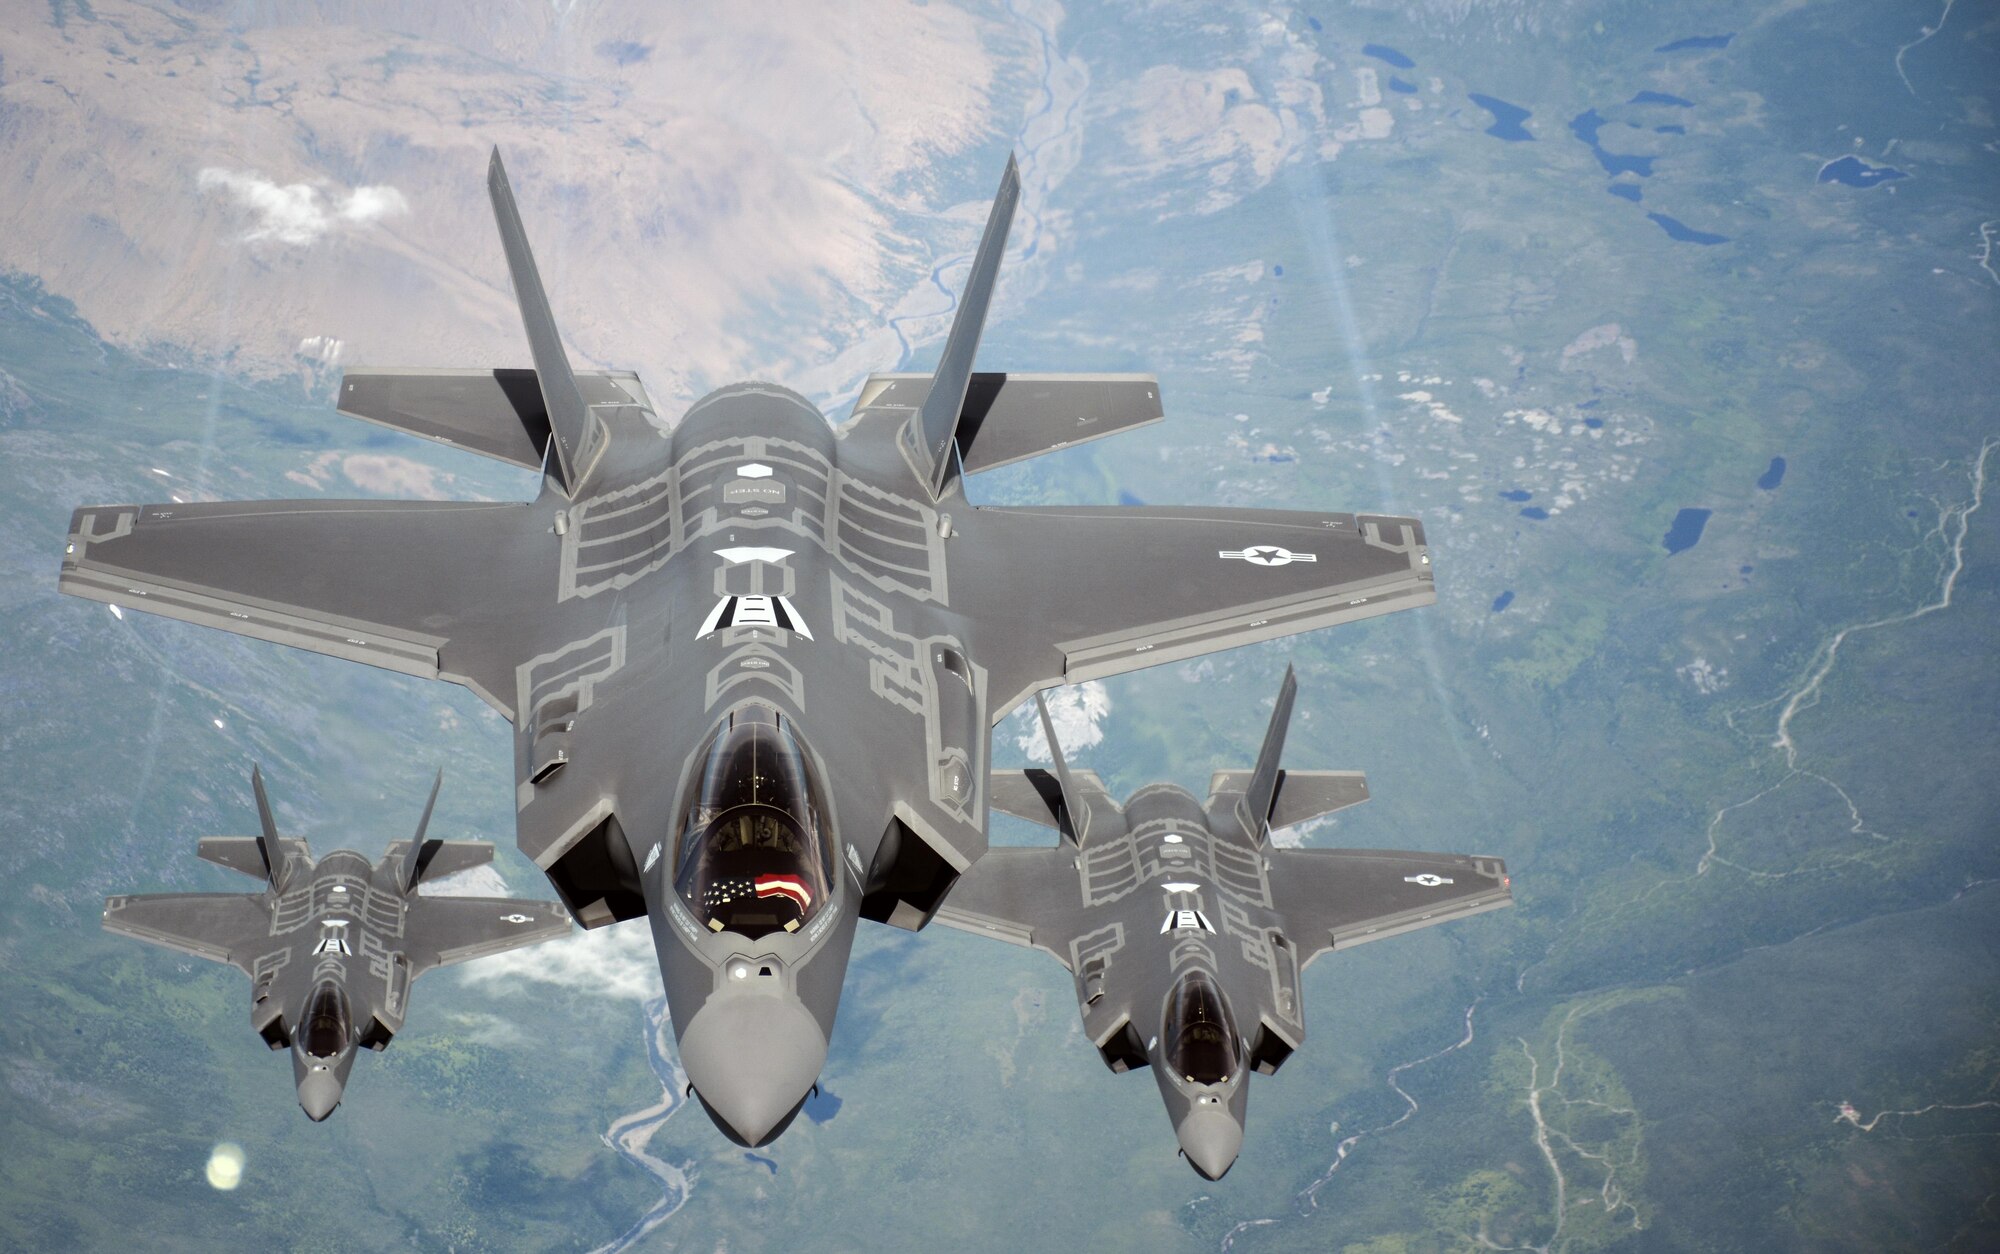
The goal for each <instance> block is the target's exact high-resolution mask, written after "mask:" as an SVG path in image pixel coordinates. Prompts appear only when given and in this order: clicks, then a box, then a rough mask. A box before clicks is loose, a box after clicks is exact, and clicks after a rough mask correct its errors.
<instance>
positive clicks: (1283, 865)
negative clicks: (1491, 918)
mask: <svg viewBox="0 0 2000 1254" xmlns="http://www.w3.org/2000/svg"><path fill="white" fill-rule="evenodd" d="M1270 859H1271V870H1270V883H1271V904H1272V905H1273V906H1274V907H1276V909H1277V911H1278V914H1279V916H1280V917H1281V918H1282V919H1283V920H1284V928H1285V933H1286V935H1287V936H1289V937H1291V939H1292V940H1293V941H1294V942H1295V943H1296V944H1297V945H1298V947H1299V952H1300V957H1301V958H1302V959H1303V961H1304V962H1311V961H1312V960H1313V959H1314V958H1316V957H1318V956H1319V955H1320V954H1322V953H1325V952H1326V951H1327V950H1329V949H1350V948H1352V947H1354V946H1355V945H1361V944H1365V943H1367V942H1368V941H1373V940H1381V939H1383V938H1384V937H1388V936H1398V935H1401V934H1402V933H1404V932H1411V931H1415V930H1416V929H1417V928H1420V927H1430V926H1431V925H1432V924H1435V923H1447V922H1450V921H1451V920H1453V919H1463V918H1466V917H1468V916H1470V915H1475V914H1481V913H1483V912H1485V911H1488V910H1498V909H1500V908H1502V907H1504V906H1511V905H1513V904H1514V894H1513V891H1512V888H1511V887H1510V881H1509V879H1508V877H1507V866H1506V864H1505V863H1503V862H1502V861H1501V860H1500V859H1498V858H1479V857H1467V856H1465V855H1463V854H1452V853H1404V852H1402V851H1400V850H1394V849H1273V850H1271V851H1270Z"/></svg>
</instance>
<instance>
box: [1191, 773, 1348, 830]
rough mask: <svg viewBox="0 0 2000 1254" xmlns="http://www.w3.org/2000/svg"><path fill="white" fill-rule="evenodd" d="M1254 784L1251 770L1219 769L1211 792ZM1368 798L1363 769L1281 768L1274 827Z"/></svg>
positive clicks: (1230, 790)
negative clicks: (1304, 769)
mask: <svg viewBox="0 0 2000 1254" xmlns="http://www.w3.org/2000/svg"><path fill="white" fill-rule="evenodd" d="M1249 784H1250V772H1249V771H1217V772H1216V773H1215V774H1214V776H1213V777H1211V778H1210V780H1209V783H1208V791H1209V795H1210V796H1217V795H1219V794H1221V793H1225V792H1242V791H1243V790H1244V789H1245V788H1247V787H1249ZM1366 800H1368V777H1367V776H1366V775H1364V774H1362V773H1361V772H1360V771H1291V770H1284V771H1279V772H1278V795H1277V799H1276V800H1275V801H1273V802H1272V803H1271V830H1272V831H1274V832H1275V831H1278V830H1279V829H1281V828H1286V827H1293V826H1296V825H1297V824H1300V823H1304V822H1307V821H1309V820H1312V819H1316V818H1318V817H1319V816H1320V815H1322V814H1332V813H1333V812H1334V811H1335V810H1345V809H1346V808H1347V807H1349V806H1356V805H1360V804H1361V803H1362V802H1364V801H1366Z"/></svg>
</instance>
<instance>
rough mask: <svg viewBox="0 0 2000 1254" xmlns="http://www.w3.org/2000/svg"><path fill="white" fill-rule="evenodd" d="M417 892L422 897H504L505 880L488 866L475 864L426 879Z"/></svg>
mask: <svg viewBox="0 0 2000 1254" xmlns="http://www.w3.org/2000/svg"><path fill="white" fill-rule="evenodd" d="M417 893H418V895H419V896H422V897H505V896H506V895H507V881H506V880H504V879H501V878H500V872H498V871H496V870H494V869H493V868H492V867H490V866H476V867H473V868H472V869H471V870H469V871H460V872H459V873H458V874H456V875H445V876H441V877H439V878H437V879H434V880H427V881H426V882H425V883H424V884H423V886H422V887H420V888H419V889H418V890H417Z"/></svg>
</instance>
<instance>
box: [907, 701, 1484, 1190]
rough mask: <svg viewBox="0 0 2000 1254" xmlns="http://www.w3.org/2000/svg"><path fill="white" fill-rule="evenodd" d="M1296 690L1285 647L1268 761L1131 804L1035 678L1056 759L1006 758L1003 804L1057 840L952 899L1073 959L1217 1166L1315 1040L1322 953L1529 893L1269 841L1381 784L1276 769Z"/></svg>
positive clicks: (1095, 1000) (1396, 860) (1101, 1024)
mask: <svg viewBox="0 0 2000 1254" xmlns="http://www.w3.org/2000/svg"><path fill="white" fill-rule="evenodd" d="M1297 692H1298V681H1297V680H1296V679H1294V678H1293V676H1292V672H1291V669H1290V668H1289V667H1288V668H1286V670H1285V683H1284V686H1283V687H1282V688H1281V689H1280V690H1279V692H1278V705H1277V708H1276V709H1275V710H1273V711H1272V713H1271V725H1270V728H1269V730H1268V731H1266V732H1265V735H1264V747H1263V749H1262V750H1261V751H1260V752H1259V753H1258V755H1257V765H1256V767H1255V768H1254V769H1253V770H1249V771H1218V772H1216V774H1215V777H1214V779H1213V780H1212V781H1211V782H1210V784H1209V794H1208V800H1207V802H1206V803H1203V802H1200V801H1197V800H1195V798H1194V796H1193V795H1192V794H1190V793H1189V792H1187V791H1186V790H1185V789H1182V788H1177V787H1175V786H1173V785H1171V784H1153V785H1150V786H1148V787H1145V788H1141V789H1140V790H1139V791H1137V792H1135V793H1133V794H1132V795H1131V797H1129V798H1128V799H1127V800H1126V802H1125V804H1124V805H1123V806H1122V807H1121V806H1120V805H1119V804H1118V803H1117V802H1115V801H1113V800H1112V799H1111V798H1110V796H1109V795H1108V794H1107V793H1106V792H1105V791H1104V785H1103V784H1102V783H1101V782H1100V781H1099V780H1098V778H1097V776H1096V775H1095V774H1094V773H1092V772H1090V771H1071V770H1070V769H1069V768H1068V766H1067V764H1066V763H1065V762H1064V761H1063V755H1062V746H1061V745H1059V744H1057V743H1056V733H1055V728H1054V726H1053V725H1052V724H1051V723H1050V722H1049V712H1048V707H1047V706H1043V705H1042V704H1041V697H1040V696H1039V695H1037V696H1036V698H1035V703H1036V705H1037V706H1039V707H1040V708H1041V715H1042V734H1043V735H1044V736H1045V737H1046V738H1047V740H1048V745H1049V755H1050V757H1051V758H1052V759H1053V761H1054V766H1055V769H1054V771H1053V773H1051V772H1049V771H1043V770H1029V771H1006V772H1001V773H998V774H996V775H995V776H994V779H993V804H994V805H995V806H997V807H998V808H1000V809H1002V810H1005V811H1006V812H1008V813H1009V814H1013V815H1017V816H1018V817H1021V818H1024V819H1028V820H1030V821H1031V822H1036V823H1041V824H1044V825H1046V826H1051V827H1055V828H1057V829H1058V830H1059V831H1060V832H1061V833H1062V840H1061V843H1060V844H1058V845H1057V846H1056V847H1054V848H1033V849H994V850H991V851H990V852H988V853H987V855H986V856H985V857H984V858H981V859H980V861H979V864H978V865H977V866H975V867H973V868H972V869H971V870H970V871H968V872H966V874H965V875H963V876H962V877H960V879H959V881H958V883H957V884H956V885H955V886H954V887H953V888H952V890H951V895H950V896H949V897H947V898H946V899H945V903H944V908H943V909H941V910H940V911H938V915H937V921H938V922H939V923H942V924H944V925H946V926H948V927H955V928H959V929H961V930H963V931H967V932H972V933H975V934H977V935H980V936H993V937H997V938H999V939H1001V940H1006V941H1011V942H1013V943H1014V944H1017V945H1030V946H1033V947H1034V948H1036V949H1040V950H1044V951H1045V952H1047V953H1049V954H1052V955H1054V956H1055V958H1056V960H1057V961H1059V962H1061V963H1062V964H1063V966H1065V967H1067V968H1068V969H1069V971H1070V973H1071V974H1072V975H1074V976H1075V977H1076V995H1077V1001H1078V1002H1079V1004H1080V1005H1079V1008H1080V1009H1081V1010H1082V1012H1083V1028H1084V1034H1085V1035H1086V1036H1088V1037H1089V1038H1090V1040H1091V1042H1092V1044H1094V1045H1096V1046H1097V1049H1098V1052H1099V1053H1100V1054H1101V1055H1102V1056H1103V1058H1104V1061H1105V1062H1106V1064H1108V1065H1109V1066H1110V1068H1111V1069H1112V1070H1113V1071H1128V1070H1131V1069H1132V1068H1134V1067H1144V1066H1148V1065H1150V1066H1151V1067H1152V1068H1153V1075H1154V1078H1155V1079H1156V1080H1157V1081H1158V1082H1159V1086H1160V1097H1161V1099H1162V1100H1164V1101H1165V1102H1166V1106H1167V1114H1168V1116H1169V1117H1170V1118H1172V1119H1173V1122H1174V1134H1175V1136H1176V1137H1177V1138H1178V1139H1179V1140H1180V1145H1181V1152H1182V1153H1183V1154H1184V1155H1186V1156H1187V1160H1188V1162H1189V1164H1191V1165H1192V1166H1193V1167H1194V1169H1195V1170H1196V1171H1198V1172H1200V1173H1201V1174H1202V1175H1203V1176H1204V1177H1206V1178H1207V1179H1210V1180H1215V1179H1219V1178H1220V1177H1221V1176H1222V1174H1223V1173H1224V1172H1226V1171H1228V1170H1229V1167H1230V1164H1231V1163H1233V1162H1235V1161H1236V1153H1237V1151H1238V1150H1239V1149H1240V1148H1241V1147H1242V1145H1243V1120H1244V1115H1245V1112H1246V1110H1247V1108H1248V1105H1249V1101H1250V1085H1249V1081H1250V1073H1251V1072H1253V1071H1255V1072H1257V1073H1259V1074H1261V1075H1270V1074H1272V1073H1273V1072H1275V1071H1276V1070H1277V1069H1278V1067H1279V1066H1280V1065H1282V1064H1283V1063H1284V1061H1285V1059H1286V1058H1288V1057H1290V1056H1291V1053H1292V1051H1293V1050H1295V1049H1297V1048H1298V1047H1299V1045H1300V1044H1301V1043H1302V1042H1303V1041H1304V1040H1305V1034H1306V1029H1305V1017H1304V1012H1303V1007H1302V1004H1301V1001H1300V996H1299V972H1300V971H1301V970H1302V969H1304V968H1305V966H1306V965H1307V964H1308V963H1310V962H1311V961H1312V960H1313V959H1314V958H1316V957H1318V956H1319V955H1320V954H1323V953H1325V952H1326V951H1327V950H1329V949H1348V948H1351V947H1353V946H1355V945H1359V944H1362V943H1363V942H1366V941H1372V940H1381V939H1382V938H1383V937H1385V936H1397V935H1400V934H1402V933H1404V932H1408V931H1412V930H1414V929H1416V928H1420V927H1429V926H1431V925H1432V924H1435V923H1445V922H1448V921H1450V920H1452V919H1462V918H1466V917H1467V916H1469V915H1474V914H1480V913H1483V912H1485V911H1488V910H1498V909H1500V908H1501V907H1503V906H1511V905H1513V904H1514V896H1513V892H1512V889H1511V888H1510V885H1509V881H1508V878H1507V868H1506V866H1505V865H1504V864H1503V863H1502V862H1501V861H1500V859H1498V858H1475V857H1466V856H1465V855H1462V854H1450V853H1404V852H1402V851H1400V850H1390V849H1275V848H1272V847H1271V844H1270V833H1271V831H1272V830H1274V829H1277V828H1284V827H1290V826H1292V825H1293V824H1297V823H1303V822H1306V821H1307V820H1308V819H1313V818H1317V817H1319V816H1320V815H1322V814H1330V813H1332V812H1333V811H1335V810H1341V809H1345V808H1346V807H1348V806H1351V805H1355V804H1358V803H1360V802H1363V801H1366V800H1367V799H1368V781H1367V780H1366V779H1364V778H1363V777H1362V776H1361V774H1360V772H1358V771H1286V770H1280V769H1279V767H1278V761H1279V758H1280V755H1281V754H1282V753H1283V751H1284V746H1285V729H1286V726H1287V725H1288V723H1289V722H1290V720H1291V715H1292V700H1293V697H1294V696H1295V695H1296V694H1297Z"/></svg>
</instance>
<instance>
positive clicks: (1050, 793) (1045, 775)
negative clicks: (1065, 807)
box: [986, 766, 1118, 830]
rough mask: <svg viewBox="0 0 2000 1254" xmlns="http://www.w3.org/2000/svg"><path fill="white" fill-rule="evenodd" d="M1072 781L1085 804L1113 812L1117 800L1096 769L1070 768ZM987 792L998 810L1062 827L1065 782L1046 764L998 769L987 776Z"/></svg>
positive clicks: (1042, 823) (1029, 820)
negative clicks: (1023, 767)
mask: <svg viewBox="0 0 2000 1254" xmlns="http://www.w3.org/2000/svg"><path fill="white" fill-rule="evenodd" d="M1069 782H1070V784H1071V786H1072V787H1074V788H1075V789H1076V793H1077V796H1078V797H1079V798H1080V799H1081V801H1082V802H1083V804H1085V805H1088V806H1090V807H1091V809H1092V810H1094V811H1097V812H1100V813H1113V812H1116V811H1117V809H1118V803H1117V802H1115V801H1113V800H1112V799H1111V794H1110V793H1109V792H1108V791H1107V790H1106V789H1105V787H1104V781H1103V780H1101V779H1099V778H1098V776H1097V772H1096V771H1089V770H1083V771H1079V770H1077V769H1075V768H1073V767H1072V768H1071V770H1070V773H1069ZM986 795H987V797H988V798H989V801H990V804H991V805H992V807H993V808H994V809H995V810H998V811H1000V812H1001V813H1003V814H1011V815H1013V816H1014V817H1015V818H1017V819H1026V820H1027V821H1028V822H1030V823H1037V824H1040V825H1041V826H1043V827H1053V828H1056V829H1057V830H1061V828H1062V818H1061V815H1060V810H1061V808H1062V784H1061V782H1060V781H1058V780H1057V779H1056V777H1055V774H1054V773H1053V772H1052V771H1050V770H1048V768H1046V767H1040V766H1034V767H1029V768H1028V769H1027V770H1025V771H995V772H993V774H992V776H991V777H989V779H988V780H987V791H986Z"/></svg>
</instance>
